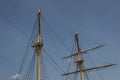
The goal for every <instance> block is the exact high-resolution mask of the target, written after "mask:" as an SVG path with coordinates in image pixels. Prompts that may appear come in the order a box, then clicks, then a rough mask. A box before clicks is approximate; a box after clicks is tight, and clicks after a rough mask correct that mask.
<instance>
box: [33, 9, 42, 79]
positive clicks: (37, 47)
mask: <svg viewBox="0 0 120 80" xmlns="http://www.w3.org/2000/svg"><path fill="white" fill-rule="evenodd" d="M40 16H41V12H40V10H38V13H37V21H38V34H37V41H36V43H35V44H34V45H33V48H35V51H36V53H37V80H41V76H40V75H41V74H40V73H41V72H40V71H41V70H40V63H41V61H40V53H41V49H42V46H43V43H42V40H41V27H40Z"/></svg>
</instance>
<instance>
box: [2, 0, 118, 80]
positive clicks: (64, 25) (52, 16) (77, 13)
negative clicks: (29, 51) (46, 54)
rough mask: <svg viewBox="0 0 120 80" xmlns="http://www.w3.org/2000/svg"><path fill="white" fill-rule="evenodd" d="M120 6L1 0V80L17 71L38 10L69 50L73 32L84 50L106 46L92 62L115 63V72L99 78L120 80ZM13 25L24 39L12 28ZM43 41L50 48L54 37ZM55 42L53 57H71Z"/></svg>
mask: <svg viewBox="0 0 120 80" xmlns="http://www.w3.org/2000/svg"><path fill="white" fill-rule="evenodd" d="M119 3H120V1H119V0H0V37H1V38H0V79H1V80H12V79H11V76H13V75H14V74H16V72H17V71H18V68H19V66H20V62H21V60H22V57H23V55H24V52H25V48H26V46H27V43H28V39H29V37H30V34H31V31H32V27H33V25H34V22H35V20H36V14H37V10H38V9H39V8H40V9H41V11H42V15H43V17H44V18H45V19H46V20H47V22H48V23H49V24H50V25H51V26H52V28H53V29H54V30H55V31H56V33H57V34H58V35H59V37H60V38H61V39H62V40H63V41H64V43H65V44H66V46H67V47H68V48H71V45H72V43H71V42H72V41H73V35H74V33H75V32H76V31H77V32H78V33H79V37H80V42H81V46H82V47H83V49H85V48H89V47H93V46H96V45H98V44H102V43H105V44H106V46H105V47H103V48H101V49H99V50H96V51H95V52H93V54H90V56H92V58H93V60H94V58H95V59H98V60H101V62H102V61H103V62H104V61H105V62H107V63H117V64H118V65H117V66H116V67H115V68H110V69H107V70H105V71H106V72H104V74H102V75H103V77H105V78H104V79H108V80H113V79H114V80H119V78H120V76H119V75H120V66H119V64H120V62H119V61H120V58H119V56H120V47H119V45H120V42H119V41H120V37H119V34H120V5H119ZM14 25H16V27H17V28H18V29H19V30H21V31H22V32H24V33H25V35H26V36H27V37H26V36H24V35H23V34H22V33H21V32H20V31H18V29H16V28H15V27H13V26H14ZM45 29H47V27H44V26H43V27H42V30H43V31H42V32H43V34H45V35H46V34H51V35H53V33H52V32H47V30H45ZM48 30H49V29H48ZM46 37H47V38H45V37H44V40H46V41H47V40H48V42H49V43H48V44H50V45H51V44H53V43H52V42H53V41H51V40H50V39H51V38H52V37H53V36H49V35H48V36H46ZM57 40H58V39H54V41H55V42H56V43H57V44H56V43H55V46H57V48H56V51H55V52H53V53H52V56H53V57H56V56H57V57H58V56H59V59H60V57H62V56H63V55H67V54H70V53H64V52H67V51H66V50H65V47H64V46H63V45H61V44H60V41H59V40H58V41H57ZM46 41H45V42H46ZM46 43H47V42H46ZM58 45H59V46H58ZM47 46H48V47H49V45H47ZM51 48H52V47H51ZM51 48H49V50H50V49H51ZM57 51H59V52H58V53H57ZM50 52H51V51H50ZM69 52H70V51H69ZM56 59H57V58H55V60H56ZM96 64H98V63H97V62H96ZM60 65H61V66H62V64H60ZM53 72H55V71H53ZM52 77H53V76H52ZM52 77H51V78H52Z"/></svg>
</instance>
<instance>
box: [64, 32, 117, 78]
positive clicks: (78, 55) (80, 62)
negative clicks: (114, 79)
mask: <svg viewBox="0 0 120 80" xmlns="http://www.w3.org/2000/svg"><path fill="white" fill-rule="evenodd" d="M74 37H75V42H76V46H77V53H74V54H72V55H69V56H66V57H63V58H64V59H66V58H69V57H72V56H77V58H78V60H77V61H75V62H76V63H77V65H78V66H79V67H78V68H79V70H77V71H73V72H68V73H64V74H63V75H70V74H74V73H80V80H84V72H86V71H91V70H96V69H102V68H106V67H110V66H114V65H116V64H107V65H103V66H96V67H92V68H84V67H83V65H84V60H83V58H82V54H83V53H87V52H89V51H92V50H95V49H97V48H100V47H103V46H104V44H103V45H99V46H96V47H93V48H90V49H86V50H81V48H80V45H79V38H78V33H75V35H74Z"/></svg>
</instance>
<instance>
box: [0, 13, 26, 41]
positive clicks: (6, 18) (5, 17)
mask: <svg viewBox="0 0 120 80" xmlns="http://www.w3.org/2000/svg"><path fill="white" fill-rule="evenodd" d="M0 15H1V16H2V17H3V18H4V19H5V20H6V21H7V22H8V23H9V24H11V25H12V27H13V28H15V29H16V30H17V31H18V32H20V33H21V34H22V35H23V36H24V37H25V38H26V39H28V36H27V35H26V34H25V33H24V32H23V31H22V30H21V29H20V28H19V27H18V26H17V25H16V24H15V23H14V22H13V21H12V20H10V19H9V18H8V17H7V16H6V15H5V14H3V13H2V12H0Z"/></svg>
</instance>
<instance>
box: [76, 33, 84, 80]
mask: <svg viewBox="0 0 120 80" xmlns="http://www.w3.org/2000/svg"><path fill="white" fill-rule="evenodd" d="M75 40H76V44H77V50H78V54H77V56H78V61H76V63H78V66H79V70H80V76H81V80H84V74H83V70H82V67H83V59H82V57H81V49H80V46H79V38H78V33H77V32H76V33H75Z"/></svg>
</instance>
